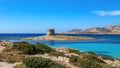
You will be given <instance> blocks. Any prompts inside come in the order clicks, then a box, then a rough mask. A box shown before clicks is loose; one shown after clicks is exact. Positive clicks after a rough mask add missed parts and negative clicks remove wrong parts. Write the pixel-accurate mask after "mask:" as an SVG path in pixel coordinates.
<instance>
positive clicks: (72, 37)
mask: <svg viewBox="0 0 120 68" xmlns="http://www.w3.org/2000/svg"><path fill="white" fill-rule="evenodd" d="M52 37H53V38H60V39H65V40H92V39H94V38H88V37H80V36H65V35H53V36H52Z"/></svg>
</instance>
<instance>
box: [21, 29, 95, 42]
mask: <svg viewBox="0 0 120 68" xmlns="http://www.w3.org/2000/svg"><path fill="white" fill-rule="evenodd" d="M22 39H23V40H94V39H95V38H90V37H80V36H66V35H55V30H54V29H48V30H47V34H46V35H45V36H38V37H27V38H22Z"/></svg>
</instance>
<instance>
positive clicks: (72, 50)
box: [69, 49, 83, 55]
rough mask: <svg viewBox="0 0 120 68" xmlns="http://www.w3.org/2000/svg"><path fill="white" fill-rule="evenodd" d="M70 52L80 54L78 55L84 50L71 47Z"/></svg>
mask: <svg viewBox="0 0 120 68" xmlns="http://www.w3.org/2000/svg"><path fill="white" fill-rule="evenodd" d="M69 53H75V54H78V55H81V54H83V52H80V51H79V50H76V49H69Z"/></svg>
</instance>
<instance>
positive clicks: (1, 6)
mask: <svg viewBox="0 0 120 68" xmlns="http://www.w3.org/2000/svg"><path fill="white" fill-rule="evenodd" d="M108 25H120V0H0V33H43V32H46V29H48V28H54V29H56V30H57V32H64V31H67V30H70V29H86V28H90V27H102V26H108Z"/></svg>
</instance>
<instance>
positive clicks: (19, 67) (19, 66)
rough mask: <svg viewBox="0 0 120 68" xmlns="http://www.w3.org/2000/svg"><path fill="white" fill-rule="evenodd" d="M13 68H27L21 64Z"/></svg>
mask: <svg viewBox="0 0 120 68" xmlns="http://www.w3.org/2000/svg"><path fill="white" fill-rule="evenodd" d="M14 68H27V66H26V65H25V64H23V63H22V64H18V65H16V66H15V67H14Z"/></svg>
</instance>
